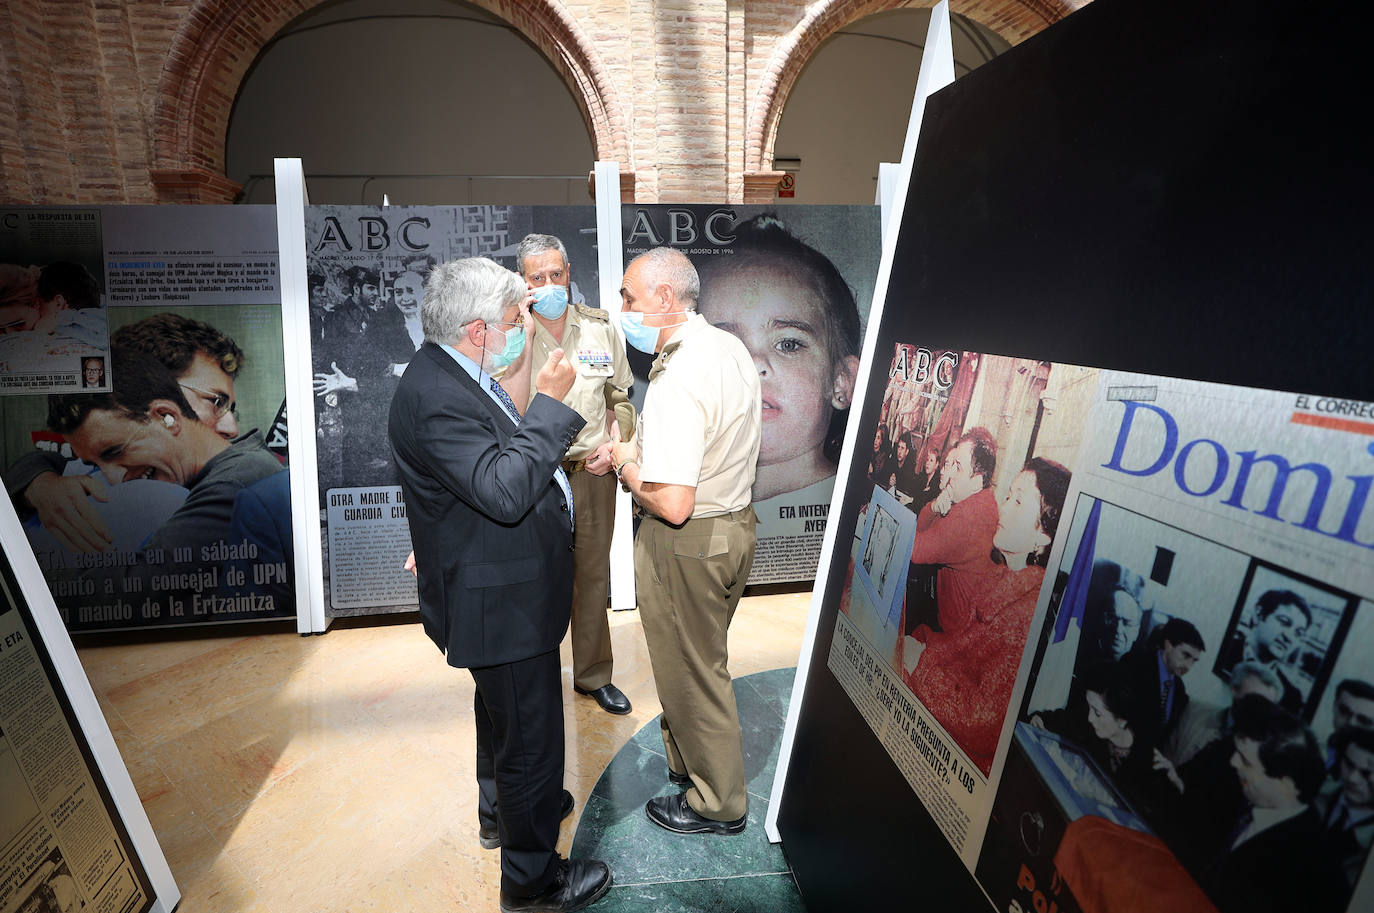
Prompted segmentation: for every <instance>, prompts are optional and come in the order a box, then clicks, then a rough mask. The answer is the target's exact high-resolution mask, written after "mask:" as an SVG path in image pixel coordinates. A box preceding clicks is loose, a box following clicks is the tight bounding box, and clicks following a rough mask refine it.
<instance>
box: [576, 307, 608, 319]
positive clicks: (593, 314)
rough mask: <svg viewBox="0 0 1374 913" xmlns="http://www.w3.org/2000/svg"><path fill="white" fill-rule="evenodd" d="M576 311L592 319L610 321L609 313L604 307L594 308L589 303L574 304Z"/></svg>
mask: <svg viewBox="0 0 1374 913" xmlns="http://www.w3.org/2000/svg"><path fill="white" fill-rule="evenodd" d="M573 307H575V308H577V313H579V314H581V315H582V316H583V317H590V318H591V319H592V320H600V321H601V322H602V323H610V322H611V314H610V312H609V311H607V310H606V309H605V308H594V307H592V306H591V305H589V304H574V305H573Z"/></svg>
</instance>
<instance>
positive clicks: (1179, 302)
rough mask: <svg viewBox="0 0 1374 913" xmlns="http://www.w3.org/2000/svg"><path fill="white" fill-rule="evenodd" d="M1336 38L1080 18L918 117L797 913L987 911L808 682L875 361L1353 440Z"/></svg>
mask: <svg viewBox="0 0 1374 913" xmlns="http://www.w3.org/2000/svg"><path fill="white" fill-rule="evenodd" d="M1346 19H1350V20H1351V21H1345V20H1346ZM1355 28H1356V24H1355V23H1354V22H1353V14H1349V13H1345V12H1342V11H1339V10H1334V9H1323V10H1321V11H1320V12H1318V11H1316V10H1308V9H1304V8H1301V7H1295V6H1292V5H1284V4H1278V3H1268V2H1265V3H1254V2H1250V3H1240V2H1233V0H1227V2H1215V3H1208V4H1196V5H1193V6H1190V7H1188V8H1187V10H1186V11H1174V10H1167V9H1164V8H1161V7H1159V6H1158V5H1155V4H1147V3H1143V2H1134V0H1096V2H1094V3H1092V4H1091V5H1089V6H1087V7H1085V8H1084V9H1082V10H1080V11H1078V12H1076V13H1074V14H1073V15H1072V16H1070V17H1068V18H1067V19H1066V20H1064V21H1062V22H1060V23H1058V24H1056V25H1054V26H1052V27H1051V28H1049V29H1047V30H1045V31H1044V32H1042V33H1041V34H1039V35H1037V36H1035V37H1034V38H1032V39H1030V40H1028V41H1027V42H1025V43H1024V44H1022V45H1020V46H1018V47H1016V48H1014V49H1012V50H1011V51H1009V52H1008V53H1007V54H1005V55H1003V56H1002V57H999V58H997V59H996V60H993V61H991V62H990V63H988V64H986V65H984V66H983V67H981V68H980V69H978V70H977V71H975V72H973V73H971V74H969V75H967V76H965V77H963V78H961V79H960V80H959V81H958V82H957V83H955V84H953V85H951V86H950V87H948V88H946V89H945V90H943V91H941V92H939V93H937V94H936V95H935V96H933V97H932V98H931V99H930V101H929V103H928V104H927V107H926V109H925V116H924V122H923V125H922V130H921V137H920V143H919V145H918V147H917V156H916V162H915V170H914V172H913V175H912V180H911V185H910V193H909V196H908V198H907V201H906V206H905V210H904V215H903V220H902V224H901V228H900V234H899V236H898V239H897V242H896V243H897V248H896V254H895V259H894V262H893V266H892V271H891V280H890V284H889V286H888V289H887V294H886V304H885V308H884V310H883V311H882V316H881V318H880V325H879V328H878V331H877V332H878V335H877V343H876V347H875V349H874V353H875V354H874V356H873V359H872V367H871V369H870V370H869V373H868V375H867V376H866V377H860V379H859V383H860V385H861V386H863V387H864V388H865V389H866V393H865V398H864V406H863V410H862V413H861V414H860V415H858V416H857V417H856V419H855V420H856V421H858V422H859V429H860V430H859V432H858V440H857V446H856V447H855V453H852V454H851V455H850V457H849V459H850V463H849V465H848V466H844V465H842V466H841V468H840V473H841V476H842V477H847V479H848V481H847V484H846V486H845V489H844V490H845V495H844V503H843V504H836V505H833V511H832V516H831V523H832V525H834V526H835V527H836V537H835V542H836V545H835V547H834V550H833V552H832V554H830V555H828V556H826V555H823V556H822V563H823V567H824V566H825V563H826V562H828V571H827V573H826V575H825V580H826V583H825V589H824V591H823V593H822V594H821V600H820V605H821V608H820V617H819V620H818V624H817V637H816V640H815V644H814V649H813V651H812V653H811V656H810V657H809V663H810V674H809V677H808V679H807V683H806V693H805V697H804V701H803V703H802V707H801V713H800V716H799V718H798V720H797V729H796V741H795V746H794V749H793V755H792V758H791V763H790V766H789V768H788V770H789V773H788V776H787V780H786V784H785V789H784V794H783V804H782V810H781V814H780V816H779V820H778V827H779V831H780V833H781V835H782V838H783V843H784V846H785V847H786V850H787V853H788V857H789V859H790V861H791V863H792V866H793V869H794V871H795V873H796V876H797V880H798V884H799V886H800V888H801V891H802V895H803V898H804V899H805V901H806V904H807V907H808V909H810V910H812V911H825V910H856V909H865V908H868V907H870V906H871V907H874V908H886V907H888V906H891V905H893V904H897V905H901V906H904V907H907V906H909V907H913V908H922V909H924V908H930V909H946V910H961V911H963V910H980V909H988V908H989V907H990V906H992V904H990V903H989V900H988V897H987V896H985V895H984V893H983V891H982V890H981V889H980V887H979V884H978V883H977V882H976V881H975V879H974V877H973V876H972V874H970V870H969V868H968V867H967V866H966V863H965V861H964V859H961V857H960V855H959V854H958V853H956V852H955V851H954V850H953V849H951V846H950V843H949V841H948V840H947V839H946V837H945V835H944V833H942V831H941V829H940V827H939V826H937V824H936V822H935V820H934V819H933V818H932V817H931V815H930V814H929V813H928V812H927V811H926V808H925V806H924V805H923V803H922V802H921V801H920V800H919V799H918V798H917V795H916V793H915V792H914V791H913V788H912V786H911V785H909V783H908V781H907V779H905V778H904V776H903V774H902V773H901V772H899V770H898V768H897V766H896V765H895V764H894V762H893V760H892V759H891V757H890V756H889V753H888V751H887V750H886V749H885V748H884V747H883V745H882V744H880V743H879V741H878V739H877V738H876V737H875V736H874V733H873V730H871V729H870V726H869V724H868V723H867V722H866V721H865V719H864V718H863V717H862V716H861V715H860V713H859V711H858V710H857V709H856V706H855V703H854V701H853V700H851V698H850V696H849V695H848V694H847V693H846V692H845V690H844V689H843V688H842V687H841V685H840V683H839V681H838V680H837V679H836V677H835V675H834V674H832V672H831V670H830V668H829V667H828V666H827V661H828V659H830V661H831V662H832V663H833V658H832V654H831V649H832V639H833V636H834V632H835V630H836V621H837V615H838V614H839V605H840V599H841V595H842V593H841V591H842V589H843V588H844V586H845V582H846V579H847V574H849V573H852V571H851V570H850V569H849V565H848V562H849V559H850V556H851V554H853V552H852V551H851V547H852V546H853V545H854V542H855V540H856V539H858V538H859V537H860V536H864V537H865V538H864V542H865V543H866V542H867V538H866V533H865V532H864V526H863V521H862V520H861V519H860V516H859V513H860V508H861V507H863V506H864V505H865V504H867V503H868V502H869V501H870V496H871V495H873V494H874V486H873V484H872V483H871V481H870V476H869V458H868V452H867V445H868V441H871V440H872V438H873V429H874V428H875V427H877V426H878V424H879V422H880V409H881V410H882V411H883V413H884V414H885V413H886V404H885V402H884V391H885V389H889V366H890V365H892V363H893V352H894V347H896V346H899V344H903V343H916V344H919V345H921V346H925V347H927V348H928V349H929V351H930V352H934V353H938V352H940V351H945V350H949V351H952V352H955V353H959V352H963V353H965V355H967V354H968V353H970V352H974V353H998V354H1003V355H1008V356H1016V357H1019V358H1022V359H1035V360H1043V362H1055V363H1064V364H1068V365H1083V366H1091V367H1095V368H1110V369H1119V370H1125V371H1133V372H1145V373H1149V374H1157V375H1164V376H1169V377H1177V378H1185V379H1188V380H1193V381H1212V382H1218V383H1224V384H1233V385H1240V386H1246V387H1255V388H1261V389H1265V390H1290V391H1295V392H1304V393H1308V394H1312V399H1313V400H1317V399H1318V398H1321V401H1322V402H1325V403H1327V404H1329V408H1328V409H1327V411H1329V412H1330V413H1331V414H1333V415H1342V414H1343V415H1347V416H1354V417H1362V418H1364V419H1366V420H1368V419H1371V418H1374V415H1371V414H1370V413H1368V412H1364V413H1360V412H1359V411H1358V410H1359V408H1360V404H1359V403H1358V402H1349V403H1346V404H1345V405H1344V406H1342V405H1341V404H1340V402H1339V401H1340V400H1346V401H1363V402H1364V403H1365V406H1364V408H1365V409H1368V402H1369V401H1371V400H1374V371H1370V369H1369V367H1368V364H1367V356H1368V352H1369V351H1370V348H1371V343H1374V333H1371V330H1370V321H1369V318H1368V315H1369V313H1370V306H1371V303H1374V300H1372V299H1374V295H1371V289H1372V288H1374V281H1371V278H1370V274H1369V268H1368V248H1369V231H1368V229H1367V227H1366V220H1367V218H1368V216H1367V212H1368V210H1369V207H1370V203H1371V202H1374V192H1372V191H1374V181H1371V178H1370V173H1369V162H1370V161H1371V156H1370V151H1371V150H1370V145H1369V141H1368V139H1367V138H1366V136H1365V132H1364V131H1363V130H1361V129H1359V128H1358V126H1357V125H1356V124H1355V121H1356V119H1357V117H1358V115H1357V114H1356V112H1359V111H1362V110H1364V109H1365V108H1366V107H1367V93H1366V91H1365V90H1366V88H1367V86H1368V78H1367V76H1365V75H1362V74H1357V73H1356V71H1355V66H1356V64H1355V61H1354V60H1353V58H1351V57H1349V56H1348V55H1344V54H1343V52H1341V51H1340V50H1338V49H1337V46H1338V45H1339V44H1340V39H1339V36H1342V35H1347V34H1350V33H1352V31H1353V30H1354V29H1355ZM880 293H881V290H880ZM897 351H898V352H899V353H900V351H901V350H900V349H897ZM1351 409H1354V410H1355V411H1354V412H1351V411H1349V410H1351ZM1342 410H1345V411H1342ZM864 429H868V430H867V432H865V430H864ZM865 434H867V438H868V441H866V440H865ZM875 446H876V445H875ZM1360 446H1361V447H1363V443H1361V444H1360ZM1017 465H1019V463H1018V464H1017ZM876 501H877V498H876V496H875V498H874V502H875V503H876ZM836 512H838V513H836ZM907 541H910V540H907ZM865 547H866V546H865ZM1144 570H1145V572H1146V573H1148V572H1149V571H1150V568H1148V567H1146V568H1145V569H1144ZM1158 570H1159V569H1158V568H1156V572H1158ZM1361 573H1363V572H1361ZM1167 576H1168V572H1167V568H1165V569H1164V577H1165V578H1166V579H1167ZM846 598H848V596H847V592H846ZM1037 630H1038V629H1037ZM1042 649H1043V647H1042ZM1215 655H1216V654H1215V652H1214V653H1213V654H1212V655H1211V657H1209V658H1208V659H1205V660H1203V661H1202V663H1207V664H1209V665H1210V663H1211V660H1212V658H1213V657H1215ZM1202 663H1199V667H1201V665H1202ZM1319 684H1320V683H1319ZM1020 700H1021V698H1020V692H1018V697H1017V701H1018V702H1019V701H1020ZM1018 706H1019V705H1018ZM1018 706H1013V707H1012V712H1013V713H1016V712H1017V709H1018ZM1325 713H1326V705H1323V706H1322V714H1323V715H1325ZM1314 715H1316V714H1315V709H1314V708H1308V710H1307V719H1308V721H1309V722H1310V721H1311V719H1312V717H1313V716H1314ZM913 741H914V740H913ZM1001 757H1002V755H1000V754H999V763H1000V759H1001ZM1006 783H1007V781H1006V780H1004V781H1003V785H1004V786H1005V785H1006ZM1027 896H1028V897H1029V896H1031V892H1028V893H1027ZM1039 896H1040V899H1041V900H1042V901H1045V896H1044V895H1039ZM1045 902H1046V910H1047V909H1049V907H1048V901H1045ZM998 908H1001V905H1000V904H999V905H998ZM1035 908H1036V909H1037V910H1039V909H1040V907H1039V906H1036V907H1035ZM1085 908H1086V906H1085ZM1041 913H1045V911H1044V910H1042V911H1041Z"/></svg>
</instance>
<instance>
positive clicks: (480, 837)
mask: <svg viewBox="0 0 1374 913" xmlns="http://www.w3.org/2000/svg"><path fill="white" fill-rule="evenodd" d="M572 813H573V797H572V793H570V792H568V791H567V790H566V789H565V790H563V808H562V814H560V815H559V820H560V821H561V820H563V819H564V818H566V817H568V816H569V815H571V814H572ZM477 842H478V843H480V844H482V849H484V850H494V849H496V848H497V847H499V846H500V845H501V832H500V831H499V830H497V829H496V828H494V827H491V828H489V827H486V826H485V825H479V826H478V828H477Z"/></svg>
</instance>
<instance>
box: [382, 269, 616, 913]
mask: <svg viewBox="0 0 1374 913" xmlns="http://www.w3.org/2000/svg"><path fill="white" fill-rule="evenodd" d="M525 295H526V292H525V284H524V283H523V282H522V281H520V278H519V277H518V276H516V275H515V274H514V273H512V272H509V271H508V270H505V269H503V268H501V267H500V266H498V265H497V264H496V263H494V262H492V261H491V260H484V259H470V260H455V261H451V262H448V263H444V264H441V265H440V266H437V267H435V268H434V270H433V271H432V272H431V274H430V277H429V280H428V282H427V283H426V286H425V296H424V303H423V304H422V305H421V311H420V313H421V320H422V322H423V325H424V334H425V343H424V345H423V346H421V348H420V350H419V351H418V352H416V353H415V357H414V358H413V359H412V360H411V361H410V364H409V366H408V367H407V368H406V371H405V375H404V376H403V377H402V378H401V382H400V386H399V387H398V389H397V391H396V396H395V398H394V399H393V401H392V404H391V416H390V422H389V428H390V434H391V446H392V449H393V451H394V453H395V457H396V466H397V470H398V472H399V474H400V478H401V487H402V489H403V490H404V492H405V497H406V508H407V518H408V520H409V523H410V533H411V539H412V541H413V544H414V546H415V563H416V565H417V568H418V577H419V581H418V583H419V599H420V618H421V621H422V622H423V624H424V628H425V633H427V634H428V635H429V636H430V638H431V639H433V640H434V642H435V643H436V644H437V645H438V646H439V649H440V650H443V651H444V652H445V653H447V655H448V662H449V665H452V666H456V667H459V668H467V669H468V670H469V671H470V672H471V674H472V678H473V681H474V683H475V684H476V692H475V696H474V698H473V708H474V713H475V717H476V723H477V778H478V786H479V816H480V817H482V818H484V819H487V820H492V821H494V823H495V824H496V825H497V828H496V831H495V832H494V833H491V834H490V835H489V836H488V834H486V833H484V835H483V836H484V840H483V842H484V844H487V845H496V842H497V841H499V845H500V847H501V909H502V910H503V911H507V913H511V911H525V910H540V911H544V910H550V911H567V910H577V909H581V908H582V907H584V906H586V905H587V904H590V903H593V902H594V901H596V900H597V899H598V898H600V897H601V896H602V895H603V894H605V892H606V891H607V889H609V887H610V883H611V874H610V870H609V869H608V868H607V867H606V865H605V863H602V862H597V861H592V860H576V861H573V860H564V859H561V858H560V857H559V856H558V854H557V852H556V851H555V844H556V843H557V840H558V822H559V821H560V819H561V818H562V817H564V816H565V815H566V814H568V813H569V812H570V811H571V802H570V801H569V800H570V799H571V796H569V795H568V794H567V793H566V791H565V790H563V788H562V787H563V701H562V679H561V676H560V667H559V657H558V645H559V642H560V641H561V640H562V639H563V634H564V633H565V632H566V631H567V629H568V618H569V613H570V607H571V601H572V542H573V538H572V536H573V522H574V515H573V512H572V511H573V505H572V498H571V493H570V491H569V489H568V487H567V479H566V477H564V476H563V474H562V470H561V469H560V468H559V461H560V460H561V459H562V458H563V454H564V452H565V451H567V449H568V445H569V444H570V443H571V442H572V439H573V437H574V436H576V434H577V432H578V431H579V430H581V428H582V426H583V424H584V423H585V421H584V419H582V417H581V416H579V415H578V414H577V413H576V412H575V411H573V410H572V409H570V408H568V407H567V406H565V405H563V404H562V403H561V402H560V400H561V399H562V398H563V397H564V396H565V395H566V394H567V392H568V389H569V388H570V387H571V386H572V382H573V379H574V376H575V370H574V368H573V366H572V365H571V364H570V363H569V362H568V361H567V360H566V359H564V357H563V350H562V349H558V350H555V351H554V352H553V353H552V354H551V355H550V356H549V358H548V361H547V362H546V363H545V364H544V366H543V367H542V368H541V369H540V370H539V372H538V374H537V376H536V378H535V389H536V391H537V392H538V394H539V395H536V396H535V397H534V398H533V399H532V400H530V402H529V407H528V409H527V410H526V412H525V414H524V415H523V416H521V415H520V414H519V413H518V412H517V410H516V407H515V404H514V402H512V401H511V398H510V397H509V395H508V394H507V393H506V392H505V391H504V390H503V388H502V387H501V386H500V385H499V384H498V383H497V382H496V381H495V380H493V379H492V377H491V374H490V371H491V370H494V369H495V368H497V367H501V366H505V365H509V364H510V363H511V362H512V361H513V360H514V359H515V358H516V357H518V355H519V352H520V349H521V348H522V344H523V341H524V338H525V333H524V330H523V329H522V328H521V324H522V322H523V321H524V319H525V318H524V316H523V314H522V313H521V303H522V302H523V301H524V299H525ZM486 830H487V828H485V827H484V831H486ZM488 840H490V841H491V842H490V843H487V841H488Z"/></svg>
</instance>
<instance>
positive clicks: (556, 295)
mask: <svg viewBox="0 0 1374 913" xmlns="http://www.w3.org/2000/svg"><path fill="white" fill-rule="evenodd" d="M531 294H532V295H534V304H532V305H530V308H531V309H532V310H533V311H534V312H535V313H536V314H538V315H539V316H540V317H546V318H548V319H549V320H557V319H558V318H559V317H562V316H563V312H564V311H566V310H567V309H568V290H567V289H565V288H564V287H563V286H561V285H541V286H540V287H539V288H537V289H534V290H533V291H532V292H531Z"/></svg>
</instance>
